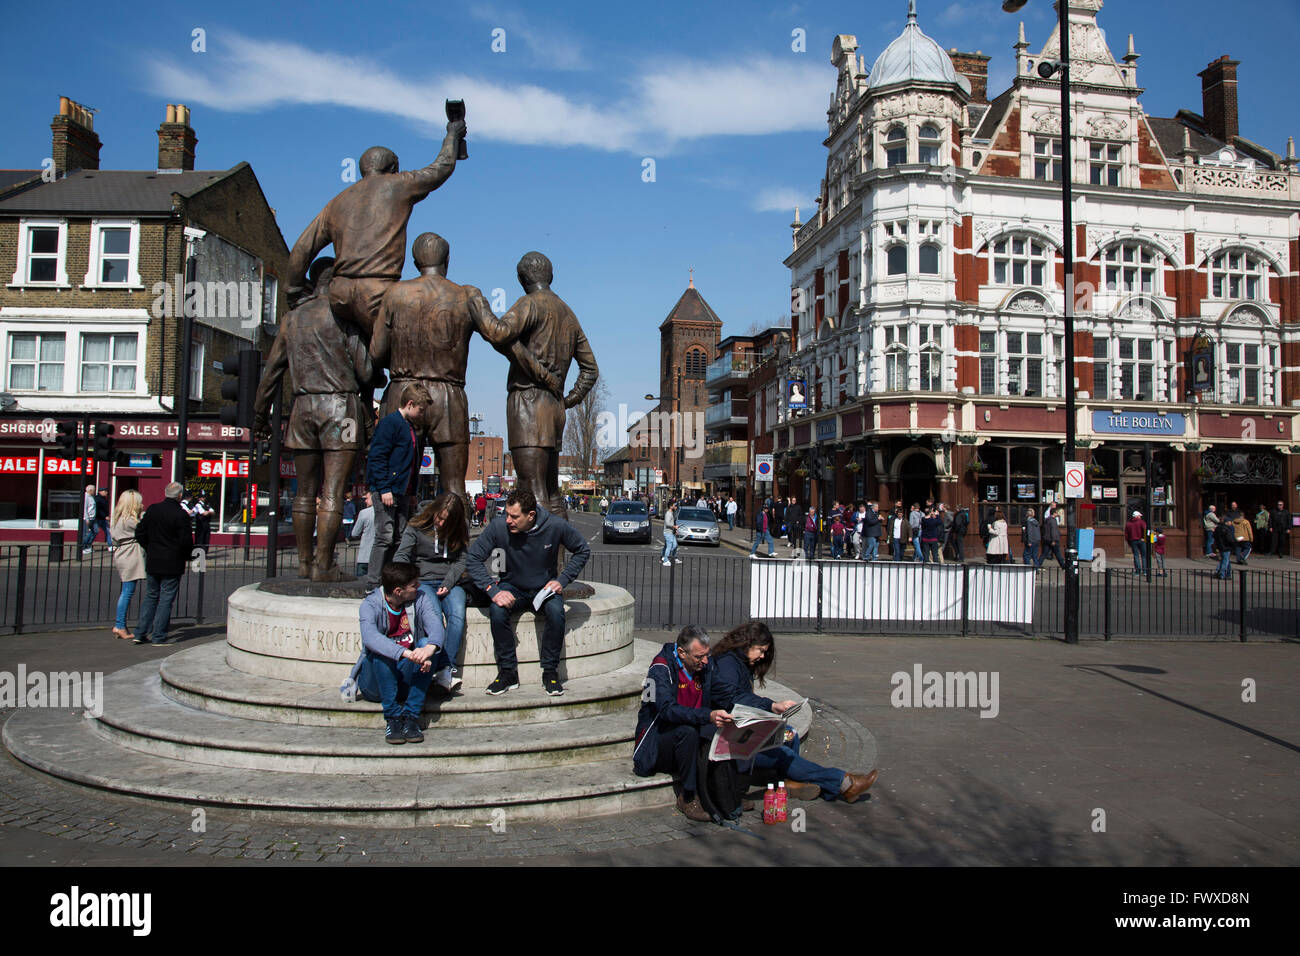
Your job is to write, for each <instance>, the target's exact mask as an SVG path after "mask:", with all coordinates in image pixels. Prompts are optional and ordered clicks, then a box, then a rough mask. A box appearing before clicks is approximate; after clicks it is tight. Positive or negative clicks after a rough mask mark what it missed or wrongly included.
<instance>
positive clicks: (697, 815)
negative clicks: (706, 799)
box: [677, 796, 713, 823]
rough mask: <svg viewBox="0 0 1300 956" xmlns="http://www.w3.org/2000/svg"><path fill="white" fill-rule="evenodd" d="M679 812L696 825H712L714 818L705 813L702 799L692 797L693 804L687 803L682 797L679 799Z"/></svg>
mask: <svg viewBox="0 0 1300 956" xmlns="http://www.w3.org/2000/svg"><path fill="white" fill-rule="evenodd" d="M677 812H678V813H680V814H681V815H682V816H684V817H685V818H686V819H687V820H694V821H695V822H696V823H712V822H713V818H712V817H710V816H709V815H708V814H707V813H705V812H704V808H703V807H702V806H700V798H699V797H692V798H691V802H690V803H687V802H686V801H685V800H684V799H682V798H681V797H680V796H679V797H678V798H677Z"/></svg>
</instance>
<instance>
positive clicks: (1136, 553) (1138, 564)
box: [1128, 541, 1147, 574]
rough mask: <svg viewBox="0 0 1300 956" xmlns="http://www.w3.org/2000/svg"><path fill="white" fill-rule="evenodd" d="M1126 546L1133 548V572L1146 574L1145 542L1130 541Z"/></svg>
mask: <svg viewBox="0 0 1300 956" xmlns="http://www.w3.org/2000/svg"><path fill="white" fill-rule="evenodd" d="M1128 546H1129V547H1130V548H1132V549H1133V573H1134V574H1146V573H1147V562H1146V557H1147V556H1146V542H1144V541H1130V542H1129V543H1128Z"/></svg>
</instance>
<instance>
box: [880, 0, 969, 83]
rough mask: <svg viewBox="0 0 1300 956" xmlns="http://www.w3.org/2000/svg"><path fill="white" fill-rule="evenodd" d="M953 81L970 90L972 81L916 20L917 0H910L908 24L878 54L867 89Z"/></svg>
mask: <svg viewBox="0 0 1300 956" xmlns="http://www.w3.org/2000/svg"><path fill="white" fill-rule="evenodd" d="M918 81H919V82H929V83H951V84H953V85H954V86H958V87H960V88H961V89H962V90H963V91H965V92H966V94H967V95H969V94H970V82H969V81H968V80H967V79H966V77H964V76H962V75H961V74H960V73H958V72H957V71H956V70H954V69H953V66H952V60H950V59H948V54H947V53H945V52H944V51H943V47H941V46H939V44H938V43H936V42H935V41H934V40H931V39H930V38H929V37H928V36H926V35H925V34H924V33H922V32H921V28H920V27H919V26H917V24H916V0H908V4H907V26H906V27H904V28H903V32H902V34H901V35H900V36H899V37H898V38H897V39H895V40H894V42H893V43H891V44H889V46H887V47H885V52H884V53H881V54H880V56H878V57H877V58H876V62H875V64H874V65H873V66H872V67H871V78H870V80H869V81H868V82H867V91H868V92H877V91H879V90H881V89H883V88H885V87H887V86H894V85H895V84H907V83H916V82H918Z"/></svg>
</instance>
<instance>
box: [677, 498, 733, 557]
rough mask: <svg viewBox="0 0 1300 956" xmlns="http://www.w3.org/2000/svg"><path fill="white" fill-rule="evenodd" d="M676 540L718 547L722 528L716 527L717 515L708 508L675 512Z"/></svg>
mask: <svg viewBox="0 0 1300 956" xmlns="http://www.w3.org/2000/svg"><path fill="white" fill-rule="evenodd" d="M677 541H678V542H679V543H681V544H685V543H686V542H688V541H694V542H696V543H698V544H710V545H712V546H713V547H715V548H716V547H718V546H719V545H720V544H722V529H720V528H719V527H718V519H717V517H716V516H715V515H714V514H713V512H712V511H710V510H709V509H708V508H682V509H680V510H679V511H678V512H677Z"/></svg>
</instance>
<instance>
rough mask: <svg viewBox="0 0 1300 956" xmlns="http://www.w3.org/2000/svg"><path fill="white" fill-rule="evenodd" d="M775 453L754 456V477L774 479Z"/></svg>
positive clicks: (760, 479) (757, 478)
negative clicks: (773, 464)
mask: <svg viewBox="0 0 1300 956" xmlns="http://www.w3.org/2000/svg"><path fill="white" fill-rule="evenodd" d="M774 457H775V456H773V455H755V456H754V477H755V479H756V480H758V481H771V480H772V459H773V458H774Z"/></svg>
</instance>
